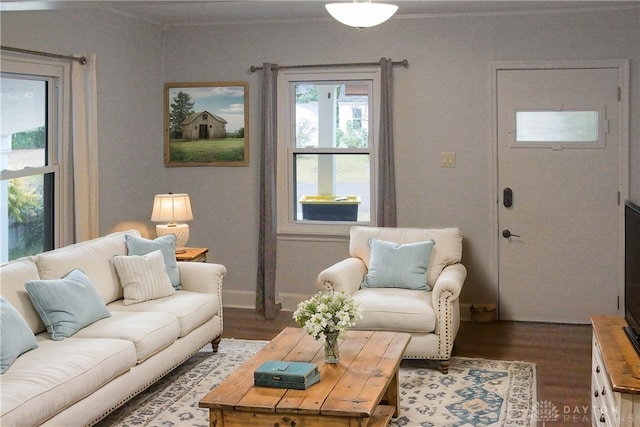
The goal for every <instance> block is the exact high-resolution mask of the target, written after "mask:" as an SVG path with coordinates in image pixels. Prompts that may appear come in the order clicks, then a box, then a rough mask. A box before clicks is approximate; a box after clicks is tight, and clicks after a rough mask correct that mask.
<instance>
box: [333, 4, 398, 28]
mask: <svg viewBox="0 0 640 427" xmlns="http://www.w3.org/2000/svg"><path fill="white" fill-rule="evenodd" d="M325 7H326V8H327V11H328V12H329V13H330V14H331V16H333V17H334V18H335V19H336V20H337V21H339V22H342V23H343V24H345V25H349V26H350V27H356V28H366V27H373V26H375V25H378V24H382V23H383V22H384V21H386V20H387V19H389V18H391V17H392V16H393V14H394V13H396V11H397V10H398V6H396V5H393V4H384V3H371V2H363V3H357V2H351V3H329V4H327V5H325Z"/></svg>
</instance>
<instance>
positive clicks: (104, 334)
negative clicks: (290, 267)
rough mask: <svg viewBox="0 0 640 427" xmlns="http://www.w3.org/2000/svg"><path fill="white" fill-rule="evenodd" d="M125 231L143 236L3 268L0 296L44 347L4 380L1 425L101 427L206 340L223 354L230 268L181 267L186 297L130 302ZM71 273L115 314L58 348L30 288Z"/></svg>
mask: <svg viewBox="0 0 640 427" xmlns="http://www.w3.org/2000/svg"><path fill="white" fill-rule="evenodd" d="M125 234H129V235H134V236H140V234H139V233H138V232H137V231H136V230H130V231H127V232H118V233H114V234H110V235H108V236H105V237H101V238H98V239H95V240H91V241H87V242H83V243H78V244H75V245H71V246H67V247H63V248H60V249H56V250H53V251H50V252H45V253H42V254H39V255H36V256H33V257H27V258H22V259H19V260H16V261H13V262H9V263H7V264H4V265H2V266H0V284H1V286H2V288H1V291H2V296H3V297H4V299H5V300H6V301H8V302H9V304H10V305H11V306H13V307H15V309H16V310H17V312H18V313H19V314H20V315H22V317H23V318H24V320H26V323H27V325H28V327H29V328H30V329H31V330H32V331H33V333H34V334H36V340H37V345H38V346H37V348H35V349H33V350H30V351H27V352H25V353H23V354H22V355H20V356H19V357H18V358H17V359H16V360H15V362H13V363H12V364H11V365H10V367H9V368H8V369H7V370H6V371H5V372H4V373H3V374H2V375H1V376H0V390H1V391H0V393H1V401H0V403H1V408H0V409H1V415H0V425H2V426H3V427H8V426H18V425H20V426H35V425H52V426H81V425H91V424H94V423H96V422H98V421H99V420H101V419H102V418H104V417H105V416H106V415H107V414H109V413H110V412H112V411H113V410H114V409H116V408H117V407H119V406H120V405H122V404H123V403H125V402H126V401H127V400H129V399H131V398H132V397H133V396H135V395H136V394H138V393H140V392H141V391H142V390H144V389H145V388H147V387H148V386H150V385H151V384H153V383H154V382H155V381H157V380H158V379H160V378H161V377H163V376H164V375H165V374H167V373H168V372H170V371H171V370H172V369H174V368H175V367H177V366H178V365H180V364H181V363H183V362H184V361H185V360H187V359H188V358H189V357H190V356H192V355H193V354H194V353H195V352H197V351H198V350H199V349H200V348H202V347H203V346H205V345H207V343H212V345H213V347H214V351H215V350H217V345H218V342H219V341H220V336H221V334H222V297H221V288H222V281H223V278H224V275H225V273H226V269H225V267H224V266H222V265H219V264H211V263H186V262H185V263H177V265H178V271H179V275H180V281H181V285H182V288H183V289H182V290H177V291H176V292H175V293H174V294H173V295H170V296H166V297H163V298H158V299H151V300H146V301H144V302H140V303H136V304H131V305H125V304H124V300H123V288H122V286H121V282H120V278H119V274H118V273H119V272H118V271H116V269H115V267H114V262H113V257H114V255H127V245H126V242H125ZM129 258H130V257H129ZM130 259H131V258H130ZM162 265H164V264H162ZM74 269H80V270H81V271H83V272H84V273H85V274H86V277H88V278H89V279H90V281H91V283H93V284H94V285H95V288H96V290H97V292H98V294H99V296H100V297H101V298H102V300H103V301H104V304H106V307H107V309H108V312H109V313H110V314H111V315H110V317H106V318H104V319H101V320H98V321H96V322H95V323H92V324H90V325H88V326H86V327H84V328H82V329H81V330H80V331H78V332H76V333H75V334H73V335H71V336H70V337H67V338H64V339H63V340H61V341H54V340H52V337H51V335H50V334H49V333H48V332H47V330H46V329H45V326H44V324H43V322H42V320H41V318H40V316H39V315H38V312H37V311H36V309H34V306H33V305H32V302H31V299H30V297H29V295H28V293H27V292H26V291H25V283H26V282H27V281H30V280H34V279H59V278H61V277H63V276H65V275H66V274H67V273H69V272H70V271H72V270H74ZM169 285H170V283H169ZM96 298H97V297H96ZM100 304H101V303H100ZM14 311H15V310H14ZM25 329H26V328H25Z"/></svg>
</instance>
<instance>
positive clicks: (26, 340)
mask: <svg viewBox="0 0 640 427" xmlns="http://www.w3.org/2000/svg"><path fill="white" fill-rule="evenodd" d="M36 347H38V342H37V341H36V336H35V335H33V331H31V329H29V325H27V322H26V321H25V320H24V319H23V318H22V316H20V313H18V310H16V309H15V308H14V307H13V306H12V305H11V304H9V302H8V301H7V300H6V299H4V298H3V297H0V374H4V373H5V372H6V370H7V369H9V367H10V366H11V365H12V364H13V362H14V361H15V360H16V359H17V358H18V356H20V355H21V354H22V353H26V352H27V351H29V350H32V349H34V348H36Z"/></svg>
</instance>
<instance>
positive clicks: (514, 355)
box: [222, 308, 591, 426]
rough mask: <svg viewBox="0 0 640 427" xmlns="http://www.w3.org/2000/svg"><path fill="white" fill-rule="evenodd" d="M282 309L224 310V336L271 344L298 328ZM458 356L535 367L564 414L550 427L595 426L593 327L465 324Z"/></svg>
mask: <svg viewBox="0 0 640 427" xmlns="http://www.w3.org/2000/svg"><path fill="white" fill-rule="evenodd" d="M291 316H292V313H291V312H289V311H282V312H280V313H279V314H278V316H277V318H276V319H274V320H265V319H264V318H263V317H262V316H261V315H260V314H258V313H257V312H255V311H254V310H248V309H238V308H225V310H224V332H223V335H222V336H223V337H224V338H241V339H254V340H271V339H272V338H273V337H275V336H276V335H277V334H278V333H279V332H280V331H281V330H282V329H283V328H285V327H287V326H297V325H296V323H295V322H294V321H293V319H292V317H291ZM453 354H454V356H462V357H479V358H485V359H498V360H520V361H527V362H533V363H535V364H536V371H537V376H538V382H537V383H538V400H539V401H547V402H551V404H553V405H555V406H556V408H557V411H558V414H559V419H558V420H557V422H550V421H547V422H546V425H547V426H560V425H571V426H588V425H591V422H590V418H589V411H590V410H591V398H590V388H591V387H590V384H591V326H590V325H568V324H555V323H530V322H506V321H498V322H492V323H473V322H462V324H461V326H460V331H459V333H458V336H457V338H456V344H455V347H454V350H453Z"/></svg>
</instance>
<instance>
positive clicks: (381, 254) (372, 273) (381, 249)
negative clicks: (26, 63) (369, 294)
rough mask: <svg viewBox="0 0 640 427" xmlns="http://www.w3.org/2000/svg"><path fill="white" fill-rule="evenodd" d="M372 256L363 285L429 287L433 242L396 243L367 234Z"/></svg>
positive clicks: (425, 288)
mask: <svg viewBox="0 0 640 427" xmlns="http://www.w3.org/2000/svg"><path fill="white" fill-rule="evenodd" d="M368 242H369V248H370V249H371V256H370V258H369V271H368V272H367V275H366V276H365V278H364V283H362V287H363V288H406V289H415V290H425V291H429V290H431V288H430V287H429V286H428V285H427V267H429V258H430V257H431V251H432V249H433V245H434V244H435V242H434V241H433V240H427V241H426V242H416V243H405V244H403V245H400V244H398V243H393V242H387V241H384V240H379V239H376V238H375V237H371V238H369V241H368Z"/></svg>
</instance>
